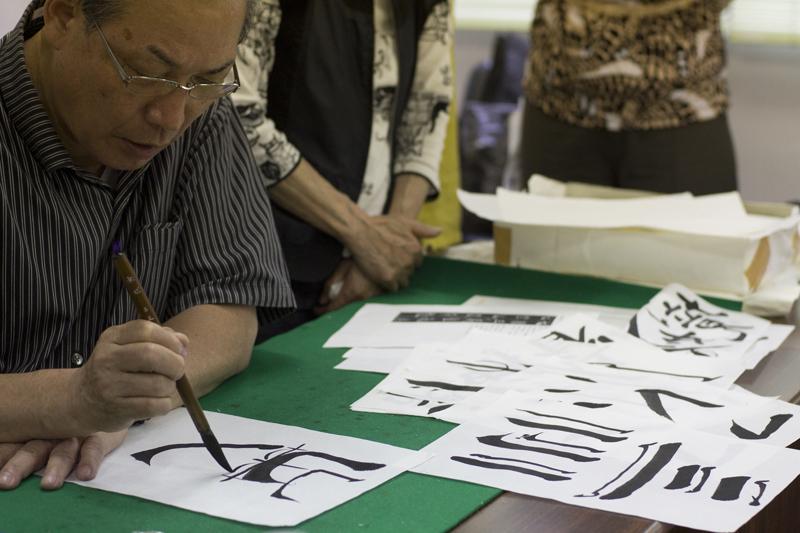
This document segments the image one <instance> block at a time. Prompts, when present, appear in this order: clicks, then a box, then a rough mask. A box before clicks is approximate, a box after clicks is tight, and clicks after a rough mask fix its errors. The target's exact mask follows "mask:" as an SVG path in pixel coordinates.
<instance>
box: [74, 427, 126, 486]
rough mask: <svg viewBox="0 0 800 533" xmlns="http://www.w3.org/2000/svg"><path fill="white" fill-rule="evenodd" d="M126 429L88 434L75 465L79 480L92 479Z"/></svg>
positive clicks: (121, 438) (120, 440) (118, 442)
mask: <svg viewBox="0 0 800 533" xmlns="http://www.w3.org/2000/svg"><path fill="white" fill-rule="evenodd" d="M127 433H128V431H127V430H122V431H117V432H114V433H95V434H94V435H91V436H89V437H88V438H87V439H86V440H85V441H83V445H82V446H81V449H80V462H79V463H78V466H76V467H75V475H76V476H77V478H78V479H80V480H81V481H89V480H91V479H94V477H95V476H96V475H97V471H98V470H99V469H100V463H102V462H103V459H105V457H106V455H108V454H109V453H111V451H112V450H114V449H115V448H116V447H117V446H119V445H120V443H121V442H122V441H123V439H124V438H125V435H127Z"/></svg>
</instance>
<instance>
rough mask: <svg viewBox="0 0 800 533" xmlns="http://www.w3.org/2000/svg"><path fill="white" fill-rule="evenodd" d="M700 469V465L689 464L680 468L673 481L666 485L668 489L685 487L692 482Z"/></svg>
mask: <svg viewBox="0 0 800 533" xmlns="http://www.w3.org/2000/svg"><path fill="white" fill-rule="evenodd" d="M698 470H700V465H687V466H682V467H680V468H678V472H677V473H676V474H675V477H674V478H673V479H672V481H671V482H670V483H669V485H667V486H666V487H664V488H665V489H667V490H678V489H685V488H687V487H688V486H689V485H691V484H692V480H693V479H694V475H695V474H697V471H698Z"/></svg>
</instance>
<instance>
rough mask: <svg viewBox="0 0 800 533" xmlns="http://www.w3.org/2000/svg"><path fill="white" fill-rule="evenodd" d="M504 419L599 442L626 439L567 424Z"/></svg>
mask: <svg viewBox="0 0 800 533" xmlns="http://www.w3.org/2000/svg"><path fill="white" fill-rule="evenodd" d="M506 420H508V421H509V422H511V423H512V424H516V425H517V426H523V427H526V428H534V429H551V430H553V431H563V432H564V433H573V434H575V435H582V436H584V437H589V438H590V439H597V440H599V441H600V442H620V441H623V440H627V439H628V437H612V436H610V435H603V434H602V433H596V432H594V431H589V430H588V429H578V428H573V427H569V426H556V425H553V424H540V423H538V422H530V421H528V420H522V419H519V418H508V417H506Z"/></svg>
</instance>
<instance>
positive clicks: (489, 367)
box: [446, 359, 519, 372]
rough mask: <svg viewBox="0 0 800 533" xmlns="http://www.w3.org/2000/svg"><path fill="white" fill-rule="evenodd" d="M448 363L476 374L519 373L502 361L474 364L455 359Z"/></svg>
mask: <svg viewBox="0 0 800 533" xmlns="http://www.w3.org/2000/svg"><path fill="white" fill-rule="evenodd" d="M446 362H448V363H450V364H451V365H456V366H460V367H463V368H466V369H468V370H474V371H476V372H519V370H518V369H516V368H511V366H509V364H508V363H504V362H502V361H498V362H494V361H487V362H486V363H480V362H472V361H456V360H453V359H446Z"/></svg>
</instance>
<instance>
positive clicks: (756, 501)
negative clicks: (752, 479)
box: [750, 479, 769, 507]
mask: <svg viewBox="0 0 800 533" xmlns="http://www.w3.org/2000/svg"><path fill="white" fill-rule="evenodd" d="M768 483H769V480H768V479H761V480H759V481H756V485H757V486H758V489H759V490H758V496H753V501H751V502H750V505H751V506H753V507H758V506H759V505H761V497H762V496H764V492H765V491H766V490H767V484H768Z"/></svg>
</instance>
